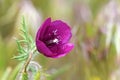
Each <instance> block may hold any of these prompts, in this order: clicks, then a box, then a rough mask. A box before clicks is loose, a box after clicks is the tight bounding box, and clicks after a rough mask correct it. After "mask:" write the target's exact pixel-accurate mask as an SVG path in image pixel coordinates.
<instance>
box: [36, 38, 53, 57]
mask: <svg viewBox="0 0 120 80" xmlns="http://www.w3.org/2000/svg"><path fill="white" fill-rule="evenodd" d="M36 46H37V50H38V51H39V52H41V53H42V54H43V55H45V56H47V57H50V56H51V55H52V52H51V51H50V50H49V48H48V47H47V46H46V45H45V44H44V43H43V42H42V41H39V40H37V41H36Z"/></svg>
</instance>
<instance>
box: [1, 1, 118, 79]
mask: <svg viewBox="0 0 120 80" xmlns="http://www.w3.org/2000/svg"><path fill="white" fill-rule="evenodd" d="M22 16H24V17H25V20H26V22H27V24H28V28H29V29H30V33H31V34H32V35H33V37H35V33H36V30H37V29H38V28H39V26H40V25H41V23H42V22H43V21H44V20H45V19H46V18H47V17H51V18H52V20H56V19H60V20H63V21H65V22H67V23H68V24H69V25H70V26H71V29H72V33H73V36H72V39H71V42H72V43H74V44H75V47H74V49H73V50H72V51H71V52H70V53H69V54H68V55H67V56H65V57H63V58H59V59H51V58H46V57H45V56H43V55H39V56H37V57H36V58H35V61H37V62H38V63H39V64H40V65H41V66H42V68H43V69H44V70H45V72H46V73H48V74H50V75H51V78H48V80H120V77H119V76H120V64H119V61H120V54H119V53H120V35H119V34H120V1H119V0H0V80H1V79H2V80H8V79H12V78H11V76H13V75H12V73H13V72H14V69H15V68H16V66H17V65H18V64H19V63H20V62H19V61H18V60H14V59H11V58H12V57H13V56H14V55H17V46H16V42H15V38H18V39H19V38H20V36H19V32H20V30H19V27H21V17H22Z"/></svg>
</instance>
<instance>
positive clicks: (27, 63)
mask: <svg viewBox="0 0 120 80" xmlns="http://www.w3.org/2000/svg"><path fill="white" fill-rule="evenodd" d="M35 51H36V48H35V49H34V50H33V51H32V52H30V53H29V57H28V59H27V60H26V62H25V64H24V68H23V73H27V67H28V65H29V63H30V61H31V59H32V55H33V53H34V52H35Z"/></svg>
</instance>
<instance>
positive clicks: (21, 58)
mask: <svg viewBox="0 0 120 80" xmlns="http://www.w3.org/2000/svg"><path fill="white" fill-rule="evenodd" d="M27 58H28V54H21V55H19V56H14V57H13V58H12V59H18V60H25V59H27Z"/></svg>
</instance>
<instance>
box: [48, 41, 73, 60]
mask: <svg viewBox="0 0 120 80" xmlns="http://www.w3.org/2000/svg"><path fill="white" fill-rule="evenodd" d="M73 48H74V44H72V43H66V44H64V45H61V46H54V47H52V48H50V50H51V51H52V52H53V53H54V54H56V55H53V56H52V58H60V57H63V56H65V55H67V54H68V53H69V52H70V51H71V50H72V49H73Z"/></svg>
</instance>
